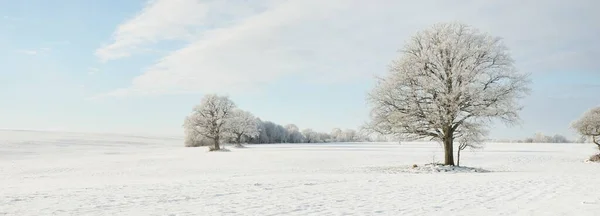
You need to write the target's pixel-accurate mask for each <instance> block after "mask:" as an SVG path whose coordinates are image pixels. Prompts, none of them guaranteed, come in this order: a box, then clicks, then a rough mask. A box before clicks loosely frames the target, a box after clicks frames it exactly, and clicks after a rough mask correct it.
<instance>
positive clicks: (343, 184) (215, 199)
mask: <svg viewBox="0 0 600 216" xmlns="http://www.w3.org/2000/svg"><path fill="white" fill-rule="evenodd" d="M229 149H230V150H231V152H208V151H207V148H184V147H183V140H182V139H178V138H160V137H136V136H124V135H110V134H76V133H58V132H31V131H0V215H21V216H25V215H578V216H581V215H598V212H599V211H600V193H599V191H600V184H599V183H598V179H600V164H598V163H585V160H586V159H587V158H589V156H590V155H592V154H594V153H596V151H597V148H596V147H595V146H594V145H593V144H524V143H512V144H511V143H487V144H486V147H485V148H484V149H481V150H474V151H470V150H466V151H464V152H463V153H462V159H461V164H463V165H464V166H467V167H475V168H481V169H485V170H488V171H490V172H481V173H480V172H476V173H472V172H471V173H461V172H447V173H431V172H425V173H407V172H386V171H385V170H394V169H401V168H402V167H407V166H412V165H413V164H417V165H418V166H424V165H425V164H428V163H434V162H439V161H440V160H443V158H442V152H441V150H442V149H441V147H440V146H439V145H438V144H433V143H410V142H403V143H402V145H398V144H397V143H330V144H273V145H249V146H248V147H247V148H229Z"/></svg>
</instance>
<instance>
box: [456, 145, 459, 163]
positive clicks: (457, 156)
mask: <svg viewBox="0 0 600 216" xmlns="http://www.w3.org/2000/svg"><path fill="white" fill-rule="evenodd" d="M456 166H460V147H458V152H457V153H456Z"/></svg>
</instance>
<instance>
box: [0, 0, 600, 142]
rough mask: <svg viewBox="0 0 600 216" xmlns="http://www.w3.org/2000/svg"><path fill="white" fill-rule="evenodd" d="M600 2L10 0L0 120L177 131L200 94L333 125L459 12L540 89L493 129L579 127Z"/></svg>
mask: <svg viewBox="0 0 600 216" xmlns="http://www.w3.org/2000/svg"><path fill="white" fill-rule="evenodd" d="M598 8H600V1H596V0H572V1H564V0H539V1H536V0H531V1H520V0H489V1H476V0H423V1H408V0H406V1H404V0H371V1H364V0H326V1H323V0H252V1H248V0H246V1H240V0H150V1H145V0H127V1H119V0H106V1H96V0H55V1H48V0H20V1H10V0H0V99H1V100H0V128H5V129H35V130H60V131H76V132H110V133H134V134H157V135H181V134H182V127H181V125H182V123H183V119H184V117H185V116H186V115H187V114H189V112H190V111H191V108H192V107H193V106H194V105H196V104H198V103H199V102H200V100H201V98H202V96H203V95H204V94H209V93H216V94H223V95H228V96H229V97H230V98H231V99H232V100H233V101H234V102H235V103H236V104H237V105H238V107H240V108H242V109H245V110H248V111H250V112H252V113H254V114H255V115H256V116H257V117H260V118H261V119H263V120H269V121H273V122H275V123H279V124H282V125H285V124H290V123H293V124H296V125H298V127H300V128H312V129H314V130H317V131H323V132H329V131H331V129H332V128H335V127H339V128H358V127H360V126H361V125H362V124H363V123H365V122H367V121H368V113H369V106H368V104H366V101H365V97H366V95H367V93H368V92H369V91H370V89H371V88H372V87H373V85H374V82H375V79H374V77H376V76H380V75H384V74H385V73H386V72H387V68H388V65H389V64H390V63H391V61H392V60H394V59H395V58H398V57H399V56H400V54H399V53H398V50H399V49H400V48H402V46H403V45H404V43H405V42H406V41H407V40H408V39H409V38H410V37H411V36H412V35H414V34H415V33H416V32H417V31H419V30H422V29H425V28H428V27H430V26H431V25H433V24H435V23H439V22H455V21H458V22H462V23H465V24H469V25H472V26H474V27H476V28H479V29H481V30H482V31H485V32H487V33H489V34H491V35H494V36H498V37H502V38H503V40H504V42H505V43H506V45H507V46H508V47H509V48H510V51H511V54H512V56H513V58H514V59H515V61H516V66H517V68H518V69H519V70H521V71H523V72H526V73H530V74H531V79H532V84H531V88H532V93H531V94H530V95H529V96H528V97H527V98H525V99H523V100H522V105H523V106H524V107H525V108H524V109H523V110H522V111H521V119H522V121H521V123H520V124H519V125H516V126H511V127H508V126H504V125H500V124H496V125H492V126H491V129H492V130H491V134H490V136H491V138H506V139H520V138H524V137H528V136H533V134H534V133H536V132H543V133H545V134H550V135H553V134H563V135H565V136H568V137H575V134H574V132H573V131H572V130H571V129H570V128H569V124H570V123H571V122H572V121H573V120H575V119H577V118H578V117H579V116H581V114H582V113H583V112H585V111H586V110H588V109H590V108H592V107H594V106H598V105H600V94H598V93H599V92H600V63H599V61H600V41H599V40H598V36H599V35H600V22H598V20H600V13H597V9H598Z"/></svg>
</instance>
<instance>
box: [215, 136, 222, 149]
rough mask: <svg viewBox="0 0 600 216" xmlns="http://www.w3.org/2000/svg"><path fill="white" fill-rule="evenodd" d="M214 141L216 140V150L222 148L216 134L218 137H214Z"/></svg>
mask: <svg viewBox="0 0 600 216" xmlns="http://www.w3.org/2000/svg"><path fill="white" fill-rule="evenodd" d="M213 142H215V150H220V149H221V146H220V145H219V136H216V137H215V138H214V139H213Z"/></svg>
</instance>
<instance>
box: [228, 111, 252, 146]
mask: <svg viewBox="0 0 600 216" xmlns="http://www.w3.org/2000/svg"><path fill="white" fill-rule="evenodd" d="M258 124H259V122H258V120H257V119H256V117H254V115H252V113H250V112H247V111H244V110H240V109H235V110H233V111H232V112H231V116H230V118H229V119H228V120H227V121H226V124H225V127H224V128H225V130H226V131H227V132H228V133H229V134H230V135H231V136H232V137H233V138H234V139H235V143H236V145H237V146H242V137H243V136H247V137H249V138H253V137H257V136H258V135H259V134H260V133H259V131H258Z"/></svg>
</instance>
